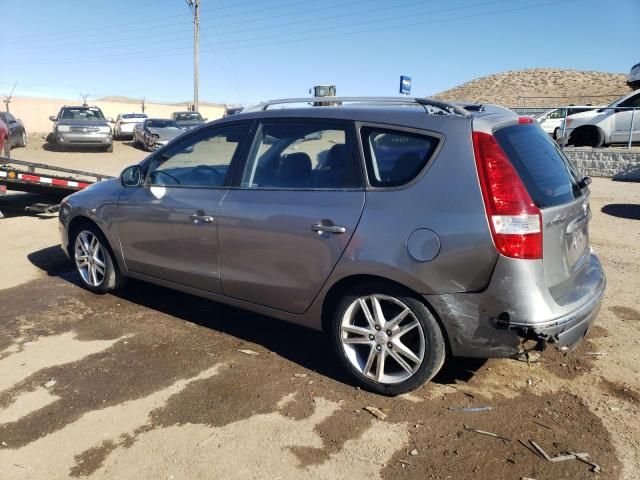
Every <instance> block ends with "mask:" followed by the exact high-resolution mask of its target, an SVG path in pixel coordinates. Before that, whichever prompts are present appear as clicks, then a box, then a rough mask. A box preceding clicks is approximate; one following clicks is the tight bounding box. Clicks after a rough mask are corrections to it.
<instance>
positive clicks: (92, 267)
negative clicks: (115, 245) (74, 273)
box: [75, 230, 106, 287]
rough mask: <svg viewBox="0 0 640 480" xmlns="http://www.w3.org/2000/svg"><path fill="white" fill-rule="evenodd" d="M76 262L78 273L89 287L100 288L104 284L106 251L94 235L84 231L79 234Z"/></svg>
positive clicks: (76, 243) (76, 244) (76, 246)
mask: <svg viewBox="0 0 640 480" xmlns="http://www.w3.org/2000/svg"><path fill="white" fill-rule="evenodd" d="M75 261H76V268H77V269H78V273H80V276H81V277H82V280H84V282H85V283H86V284H87V285H90V286H92V287H98V286H100V285H101V284H102V282H104V279H105V273H106V257H105V250H104V247H103V246H102V245H101V244H100V240H99V239H98V237H97V236H96V235H95V234H94V233H92V232H90V231H88V230H83V231H82V232H80V233H79V234H78V236H77V237H76V242H75Z"/></svg>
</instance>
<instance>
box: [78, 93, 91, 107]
mask: <svg viewBox="0 0 640 480" xmlns="http://www.w3.org/2000/svg"><path fill="white" fill-rule="evenodd" d="M89 95H91V94H90V93H86V94H85V93H81V94H80V96H81V97H82V106H83V107H86V106H87V97H88V96H89Z"/></svg>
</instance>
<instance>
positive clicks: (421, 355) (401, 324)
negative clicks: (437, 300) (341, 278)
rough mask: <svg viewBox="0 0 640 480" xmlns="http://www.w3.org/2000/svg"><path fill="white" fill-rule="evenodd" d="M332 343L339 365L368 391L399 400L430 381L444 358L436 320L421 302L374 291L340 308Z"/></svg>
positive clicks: (357, 294)
mask: <svg viewBox="0 0 640 480" xmlns="http://www.w3.org/2000/svg"><path fill="white" fill-rule="evenodd" d="M331 338H332V343H333V347H334V349H335V353H336V355H337V357H338V360H339V362H340V363H341V364H342V366H343V367H344V368H345V369H346V371H347V372H348V373H349V374H350V376H351V377H352V378H353V379H354V380H355V381H356V382H357V383H358V384H359V385H360V386H362V387H363V388H366V389H367V390H371V391H373V392H376V393H380V394H383V395H399V394H401V393H405V392H408V391H410V390H414V389H416V388H418V387H420V386H421V385H423V384H424V383H426V382H428V381H429V380H431V379H432V378H433V377H434V376H435V375H436V373H438V371H439V370H440V368H441V367H442V364H443V363H444V359H445V351H446V348H445V340H444V336H443V334H442V330H441V329H440V325H439V324H438V322H437V320H436V319H435V318H434V316H433V315H432V314H431V312H430V311H429V309H428V308H427V307H426V305H425V304H424V303H422V302H421V301H420V300H419V299H418V298H417V297H414V296H412V295H410V294H408V293H407V292H405V291H403V290H400V289H395V288H386V287H384V286H382V287H376V286H369V287H366V286H365V287H361V288H358V289H355V290H353V291H351V292H349V293H348V294H347V295H345V296H344V297H343V298H342V300H341V301H340V302H339V303H338V306H337V308H336V309H335V312H334V315H333V318H332V324H331Z"/></svg>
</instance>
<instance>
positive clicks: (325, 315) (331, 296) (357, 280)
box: [322, 275, 450, 353]
mask: <svg viewBox="0 0 640 480" xmlns="http://www.w3.org/2000/svg"><path fill="white" fill-rule="evenodd" d="M362 283H377V284H379V285H385V286H387V287H393V288H397V289H400V290H404V291H405V292H406V293H407V294H408V295H411V296H412V297H415V298H416V299H418V300H420V301H421V302H422V303H423V304H424V305H425V306H426V307H427V308H428V309H429V311H430V312H431V315H433V317H434V318H435V319H436V321H437V322H438V325H440V329H441V330H442V335H443V336H444V339H445V343H446V345H447V353H449V352H450V344H449V337H448V335H447V329H446V328H444V325H443V323H442V320H441V319H440V316H439V315H438V313H437V312H436V311H435V310H434V309H433V307H432V306H431V305H430V304H429V302H427V301H426V300H425V299H424V297H423V296H422V295H420V294H419V293H417V292H416V291H414V290H412V289H411V288H408V287H407V286H405V285H403V284H401V283H399V282H396V281H394V280H389V279H388V278H384V277H378V276H376V275H352V276H350V277H346V278H343V279H341V280H339V281H337V282H336V283H335V284H334V285H333V286H332V287H331V288H330V289H329V291H328V292H327V294H326V295H325V297H324V302H323V303H322V331H323V332H328V331H329V322H330V321H331V314H332V312H333V310H334V309H335V308H336V306H337V305H338V302H340V299H341V298H342V295H343V294H344V293H345V292H347V291H349V290H350V289H352V288H353V287H354V286H355V285H358V284H362Z"/></svg>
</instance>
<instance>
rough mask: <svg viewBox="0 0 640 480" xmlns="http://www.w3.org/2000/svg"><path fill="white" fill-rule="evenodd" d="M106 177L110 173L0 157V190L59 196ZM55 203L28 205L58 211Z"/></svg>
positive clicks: (34, 208)
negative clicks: (103, 173)
mask: <svg viewBox="0 0 640 480" xmlns="http://www.w3.org/2000/svg"><path fill="white" fill-rule="evenodd" d="M108 178H113V177H110V176H108V175H102V174H99V173H91V172H84V171H81V170H72V169H70V168H62V167H57V166H53V165H45V164H43V163H34V162H25V161H23V160H14V159H11V158H5V157H0V194H4V193H6V191H7V190H15V191H19V192H28V193H36V194H41V195H50V196H51V197H52V198H53V197H56V198H61V197H63V196H66V195H69V194H71V193H73V192H77V191H78V190H82V189H83V188H87V187H88V186H89V185H91V184H93V183H96V182H99V181H101V180H105V179H108ZM57 207H58V205H57V203H52V204H36V205H32V206H30V207H27V208H28V209H29V210H32V211H41V212H49V213H53V212H55V211H57Z"/></svg>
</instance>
